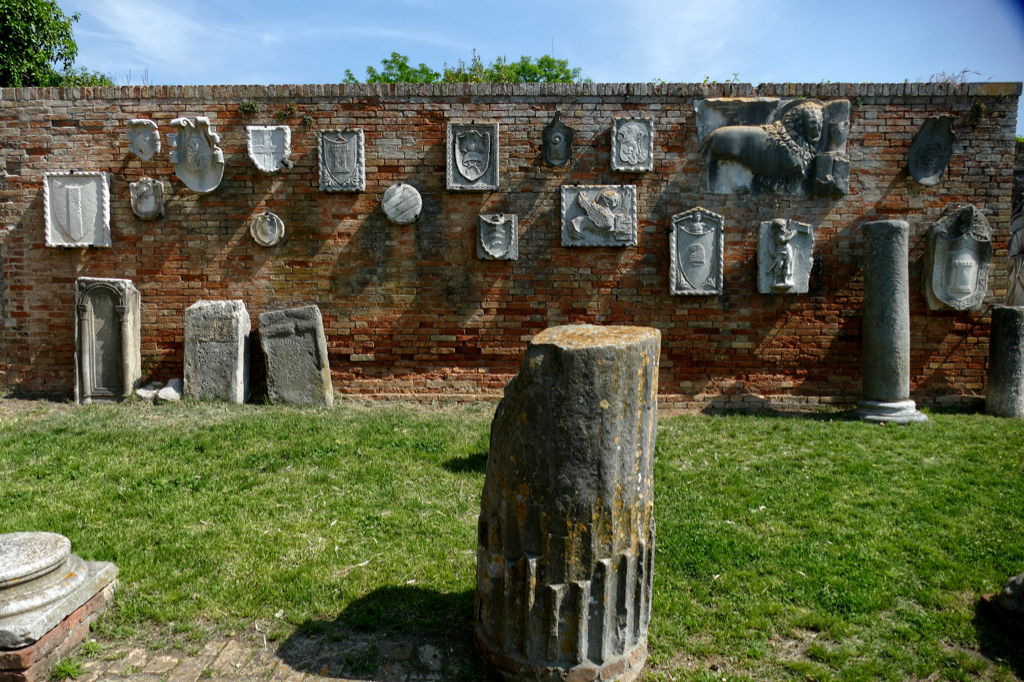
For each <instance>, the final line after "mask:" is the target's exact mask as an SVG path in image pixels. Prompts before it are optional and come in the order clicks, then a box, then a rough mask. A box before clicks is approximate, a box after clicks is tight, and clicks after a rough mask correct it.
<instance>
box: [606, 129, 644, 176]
mask: <svg viewBox="0 0 1024 682" xmlns="http://www.w3.org/2000/svg"><path fill="white" fill-rule="evenodd" d="M611 136H612V170H616V171H622V172H626V173H644V172H646V171H650V170H654V122H653V121H652V120H651V119H649V118H616V119H615V120H614V122H613V123H612V131H611Z"/></svg>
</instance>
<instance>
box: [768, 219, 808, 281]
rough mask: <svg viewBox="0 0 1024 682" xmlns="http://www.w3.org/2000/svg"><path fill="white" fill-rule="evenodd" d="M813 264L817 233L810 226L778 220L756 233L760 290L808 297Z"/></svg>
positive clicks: (772, 221)
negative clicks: (815, 235) (815, 234)
mask: <svg viewBox="0 0 1024 682" xmlns="http://www.w3.org/2000/svg"><path fill="white" fill-rule="evenodd" d="M813 265H814V231H813V229H812V228H811V226H810V225H808V224H807V223H800V222H797V221H795V220H786V219H784V218H776V219H775V220H766V221H764V222H762V223H761V225H760V227H759V229H758V233H757V290H758V291H760V292H761V293H762V294H806V293H807V289H808V286H809V284H810V281H811V267H812V266H813Z"/></svg>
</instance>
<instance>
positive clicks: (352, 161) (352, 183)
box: [318, 128, 366, 192]
mask: <svg viewBox="0 0 1024 682" xmlns="http://www.w3.org/2000/svg"><path fill="white" fill-rule="evenodd" d="M318 135H319V138H320V191H321V192H363V191H365V190H366V152H365V149H364V136H363V131H362V129H361V128H354V129H351V130H322V131H320V132H319V133H318Z"/></svg>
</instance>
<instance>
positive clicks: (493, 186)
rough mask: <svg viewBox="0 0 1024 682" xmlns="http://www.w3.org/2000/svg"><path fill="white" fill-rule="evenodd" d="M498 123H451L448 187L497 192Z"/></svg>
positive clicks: (447, 174)
mask: <svg viewBox="0 0 1024 682" xmlns="http://www.w3.org/2000/svg"><path fill="white" fill-rule="evenodd" d="M498 164H499V157H498V124H497V123H475V122H474V123H449V124H448V132H447V139H446V172H445V175H446V181H447V182H446V184H447V187H448V189H449V190H453V191H478V192H483V191H493V190H497V189H498V183H499V180H500V177H499V172H498Z"/></svg>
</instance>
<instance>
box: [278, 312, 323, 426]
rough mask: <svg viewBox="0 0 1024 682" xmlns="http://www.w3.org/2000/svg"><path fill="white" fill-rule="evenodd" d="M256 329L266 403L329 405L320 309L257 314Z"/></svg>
mask: <svg viewBox="0 0 1024 682" xmlns="http://www.w3.org/2000/svg"><path fill="white" fill-rule="evenodd" d="M259 326H260V346H262V348H263V355H264V357H265V358H266V361H267V393H268V394H269V396H270V401H271V402H273V403H291V404H294V405H323V406H324V407H331V406H333V405H334V388H333V386H331V367H330V364H329V363H328V360H327V338H326V337H325V336H324V322H323V317H322V315H321V314H320V308H318V307H317V306H315V305H308V306H304V307H302V308H290V309H288V310H271V311H268V312H265V313H263V314H262V315H260V317H259Z"/></svg>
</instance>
